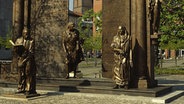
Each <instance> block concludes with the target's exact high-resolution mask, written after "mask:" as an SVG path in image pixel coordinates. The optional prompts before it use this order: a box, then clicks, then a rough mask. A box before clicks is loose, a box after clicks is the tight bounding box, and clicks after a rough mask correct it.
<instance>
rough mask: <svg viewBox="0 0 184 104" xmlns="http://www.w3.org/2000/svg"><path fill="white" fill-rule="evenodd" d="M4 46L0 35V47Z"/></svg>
mask: <svg viewBox="0 0 184 104" xmlns="http://www.w3.org/2000/svg"><path fill="white" fill-rule="evenodd" d="M1 47H4V39H3V37H1V36H0V48H1Z"/></svg>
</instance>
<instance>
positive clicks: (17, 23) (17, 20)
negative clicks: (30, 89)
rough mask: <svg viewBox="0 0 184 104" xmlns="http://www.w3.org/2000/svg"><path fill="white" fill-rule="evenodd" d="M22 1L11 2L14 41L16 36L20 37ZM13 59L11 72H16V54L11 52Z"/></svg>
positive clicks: (22, 14) (22, 17)
mask: <svg viewBox="0 0 184 104" xmlns="http://www.w3.org/2000/svg"><path fill="white" fill-rule="evenodd" d="M23 8H24V0H14V1H13V20H12V23H13V25H12V26H13V27H12V28H13V30H12V32H13V35H12V40H13V41H15V40H16V38H17V37H18V36H20V35H21V33H22V29H23V22H24V9H23ZM12 53H13V59H12V67H11V72H17V60H16V57H17V56H16V54H15V52H14V51H13V52H12Z"/></svg>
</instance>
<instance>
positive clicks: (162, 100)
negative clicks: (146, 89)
mask: <svg viewBox="0 0 184 104" xmlns="http://www.w3.org/2000/svg"><path fill="white" fill-rule="evenodd" d="M183 95H184V91H174V92H172V93H169V94H167V95H165V96H161V97H157V98H154V99H152V102H154V103H162V104H165V103H170V102H171V101H173V100H175V99H177V98H179V97H181V96H183Z"/></svg>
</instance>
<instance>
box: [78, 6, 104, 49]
mask: <svg viewBox="0 0 184 104" xmlns="http://www.w3.org/2000/svg"><path fill="white" fill-rule="evenodd" d="M101 18H102V13H101V11H100V12H97V13H94V12H93V10H92V9H90V10H88V11H86V12H85V13H84V14H83V16H82V17H80V18H79V23H78V30H79V32H80V37H81V38H83V39H84V49H85V50H101V48H102V36H101V30H102V28H101V27H102V20H101ZM92 21H94V24H95V27H98V30H97V35H96V36H93V35H92V27H93V23H92Z"/></svg>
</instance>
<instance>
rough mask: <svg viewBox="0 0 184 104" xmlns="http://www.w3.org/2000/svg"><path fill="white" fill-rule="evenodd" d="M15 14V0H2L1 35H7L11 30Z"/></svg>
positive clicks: (0, 6) (0, 0)
mask: <svg viewBox="0 0 184 104" xmlns="http://www.w3.org/2000/svg"><path fill="white" fill-rule="evenodd" d="M12 15H13V0H6V1H4V0H0V23H1V25H0V36H1V37H4V38H5V37H6V34H7V33H8V32H9V31H11V26H12Z"/></svg>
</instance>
